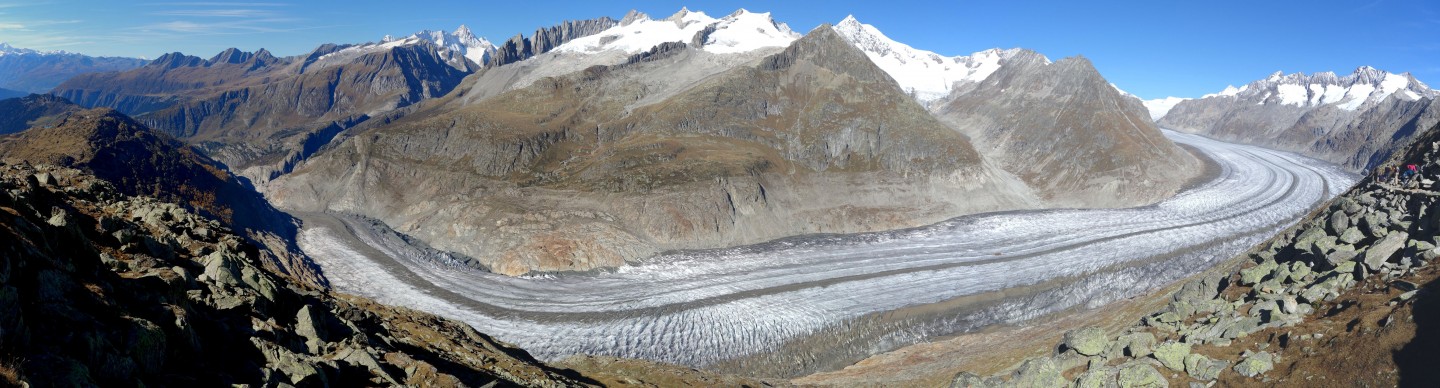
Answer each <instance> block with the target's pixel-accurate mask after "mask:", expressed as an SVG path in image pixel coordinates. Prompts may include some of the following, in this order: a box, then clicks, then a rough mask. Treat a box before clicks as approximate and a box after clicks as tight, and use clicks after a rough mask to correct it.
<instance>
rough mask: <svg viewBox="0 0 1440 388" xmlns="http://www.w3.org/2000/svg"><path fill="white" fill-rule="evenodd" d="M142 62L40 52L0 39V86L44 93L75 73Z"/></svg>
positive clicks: (126, 67) (122, 68)
mask: <svg viewBox="0 0 1440 388" xmlns="http://www.w3.org/2000/svg"><path fill="white" fill-rule="evenodd" d="M145 62H146V61H145V60H143V59H139V58H122V57H92V56H88V55H82V54H75V53H67V52H64V51H51V52H42V51H36V50H30V49H23V48H17V47H13V46H10V45H8V44H5V43H0V88H4V89H9V90H12V91H15V92H17V93H21V94H20V96H23V95H25V94H29V93H45V92H48V91H50V89H52V88H54V87H55V86H56V85H59V84H60V83H61V82H64V81H65V80H67V79H70V78H71V77H74V76H76V75H80V74H85V73H103V72H113V71H125V70H130V69H134V68H137V67H140V66H142V65H144V64H145ZM17 97H18V96H17ZM0 98H7V97H0Z"/></svg>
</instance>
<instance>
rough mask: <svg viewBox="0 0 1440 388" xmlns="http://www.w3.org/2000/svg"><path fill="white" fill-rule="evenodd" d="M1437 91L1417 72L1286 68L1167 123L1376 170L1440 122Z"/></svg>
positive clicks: (1179, 111) (1172, 115)
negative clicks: (1339, 73) (1307, 71)
mask: <svg viewBox="0 0 1440 388" xmlns="http://www.w3.org/2000/svg"><path fill="white" fill-rule="evenodd" d="M1436 97H1440V92H1437V91H1435V90H1433V89H1430V87H1428V86H1426V85H1425V84H1424V83H1422V82H1420V81H1419V80H1416V79H1415V77H1414V76H1411V75H1410V74H1409V73H1402V74H1396V73H1389V72H1385V71H1381V70H1377V69H1375V68H1371V67H1360V68H1358V69H1356V70H1355V72H1354V73H1352V74H1350V75H1347V76H1344V77H1341V76H1337V75H1335V74H1334V73H1330V72H1324V73H1316V74H1313V75H1306V74H1301V73H1296V74H1289V75H1285V74H1283V73H1280V72H1276V73H1275V74H1273V75H1271V76H1269V77H1267V78H1265V79H1262V80H1258V81H1255V82H1251V83H1249V84H1247V85H1244V86H1241V87H1238V88H1237V87H1234V86H1230V87H1227V88H1226V89H1225V90H1224V91H1222V92H1220V93H1216V94H1210V95H1206V96H1204V97H1203V98H1200V99H1196V100H1190V101H1184V102H1181V103H1179V104H1177V105H1176V106H1175V107H1174V108H1173V109H1171V110H1170V112H1169V113H1168V114H1167V115H1165V117H1163V118H1161V119H1160V121H1159V124H1160V125H1161V126H1163V127H1167V128H1174V129H1176V130H1180V131H1186V132H1194V133H1201V134H1205V135H1208V136H1213V137H1216V138H1221V139H1227V140H1231V141H1239V142H1246V143H1251V144H1259V145H1264V146H1269V147H1274V148H1279V149H1285V150H1291V151H1296V152H1301V153H1304V154H1307V155H1311V156H1315V157H1318V158H1321V159H1325V160H1329V161H1332V162H1335V163H1339V164H1343V165H1346V166H1348V167H1350V168H1353V169H1357V170H1358V169H1364V168H1370V167H1374V165H1375V164H1376V163H1379V162H1380V161H1382V160H1384V159H1385V157H1386V156H1388V155H1389V154H1390V153H1391V152H1393V150H1394V149H1396V147H1399V146H1402V145H1404V144H1405V143H1406V142H1408V141H1409V139H1410V138H1412V137H1413V136H1414V135H1416V134H1417V132H1418V131H1419V130H1420V129H1423V128H1429V127H1430V126H1431V125H1433V124H1434V123H1435V122H1436V121H1440V110H1437V109H1440V103H1437V101H1436Z"/></svg>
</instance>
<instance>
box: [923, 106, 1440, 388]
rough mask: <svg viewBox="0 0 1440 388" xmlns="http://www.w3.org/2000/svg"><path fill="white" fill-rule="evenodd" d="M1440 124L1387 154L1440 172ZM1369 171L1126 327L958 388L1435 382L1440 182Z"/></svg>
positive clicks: (1078, 336)
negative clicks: (1381, 178)
mask: <svg viewBox="0 0 1440 388" xmlns="http://www.w3.org/2000/svg"><path fill="white" fill-rule="evenodd" d="M1437 140H1440V131H1436V130H1434V129H1432V130H1431V131H1430V132H1429V133H1427V134H1425V135H1423V136H1421V137H1420V138H1419V139H1418V140H1417V141H1416V142H1415V143H1414V144H1413V145H1412V146H1411V147H1410V148H1409V150H1408V151H1407V152H1405V153H1404V154H1403V155H1402V154H1397V155H1396V156H1395V157H1394V158H1392V159H1391V161H1392V162H1398V163H1416V164H1420V165H1423V166H1427V167H1428V168H1430V169H1432V171H1433V169H1435V168H1440V158H1437V156H1440V151H1437V148H1440V142H1437ZM1416 186H1417V185H1410V186H1408V188H1402V187H1400V186H1397V185H1392V184H1388V183H1377V179H1376V178H1375V177H1374V176H1372V177H1369V178H1367V179H1366V180H1365V181H1363V182H1362V183H1361V184H1359V185H1357V186H1356V187H1355V188H1354V189H1352V190H1350V191H1349V192H1348V193H1346V194H1344V195H1342V196H1341V197H1339V198H1336V199H1335V200H1333V201H1331V202H1330V204H1329V205H1328V206H1327V207H1325V208H1323V209H1322V210H1319V211H1317V212H1316V213H1314V214H1312V215H1311V216H1310V217H1308V218H1306V219H1305V220H1303V221H1302V222H1300V223H1299V224H1298V225H1297V226H1295V227H1293V228H1291V229H1290V230H1288V231H1287V232H1285V233H1282V234H1280V235H1279V236H1277V237H1275V238H1274V239H1272V240H1271V241H1270V242H1269V243H1266V244H1262V245H1261V246H1259V247H1257V248H1255V249H1253V250H1252V251H1251V252H1250V253H1248V254H1246V255H1244V256H1242V257H1239V258H1237V259H1235V260H1232V261H1231V264H1230V265H1222V266H1221V267H1219V268H1217V269H1216V270H1214V271H1211V272H1209V273H1207V274H1202V275H1200V276H1197V277H1196V278H1195V279H1193V280H1191V281H1189V282H1187V283H1185V284H1183V286H1181V287H1180V289H1179V291H1177V292H1175V293H1174V294H1173V295H1172V297H1171V299H1170V302H1169V304H1168V305H1167V306H1166V307H1165V308H1163V309H1162V310H1160V311H1157V312H1155V313H1154V314H1151V315H1149V316H1147V317H1145V318H1144V319H1143V320H1142V321H1141V322H1138V323H1136V324H1134V325H1133V326H1131V327H1129V328H1127V329H1124V330H1122V331H1121V332H1107V331H1106V330H1104V329H1101V328H1097V327H1085V328H1081V329H1076V330H1072V331H1069V332H1067V333H1066V334H1065V337H1064V339H1063V341H1062V343H1060V344H1057V345H1056V348H1055V353H1054V354H1053V355H1051V356H1049V357H1041V358H1034V359H1029V360H1026V361H1024V362H1023V363H1021V364H1020V365H1019V367H1018V368H1017V369H1016V370H1014V371H1013V372H1009V373H1004V374H1001V375H996V376H990V377H982V376H979V375H976V374H973V373H968V372H962V373H960V374H958V375H956V376H955V378H954V381H953V382H952V384H951V386H952V387H991V386H1021V387H1030V386H1037V387H1038V386H1051V387H1061V386H1075V387H1117V386H1118V387H1168V386H1192V387H1204V386H1213V385H1216V384H1217V383H1218V384H1219V385H1221V386H1395V385H1399V386H1437V384H1440V371H1437V370H1436V369H1435V368H1434V366H1435V365H1437V364H1436V363H1435V360H1436V359H1437V358H1436V356H1434V354H1435V352H1436V351H1437V350H1440V338H1436V335H1435V334H1434V332H1435V329H1436V326H1435V325H1436V324H1437V322H1440V305H1437V300H1436V299H1437V298H1440V296H1437V288H1440V285H1437V284H1440V283H1436V282H1435V281H1434V280H1435V279H1436V278H1437V277H1440V271H1437V268H1436V266H1435V260H1436V259H1437V258H1440V249H1437V248H1436V244H1437V243H1440V240H1437V237H1436V235H1437V230H1440V216H1437V215H1436V211H1437V208H1436V207H1435V205H1436V199H1437V197H1440V192H1435V191H1429V190H1427V189H1423V188H1416Z"/></svg>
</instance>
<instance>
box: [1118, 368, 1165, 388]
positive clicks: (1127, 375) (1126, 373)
mask: <svg viewBox="0 0 1440 388" xmlns="http://www.w3.org/2000/svg"><path fill="white" fill-rule="evenodd" d="M1115 383H1116V385H1118V386H1119V387H1121V388H1139V387H1146V388H1157V387H1169V386H1170V382H1169V381H1168V380H1165V375H1162V374H1160V371H1158V370H1155V367H1153V366H1150V365H1149V364H1145V363H1142V362H1134V361H1131V362H1129V363H1126V364H1124V365H1121V366H1120V371H1119V372H1117V373H1116V378H1115Z"/></svg>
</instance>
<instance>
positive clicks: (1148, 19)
mask: <svg viewBox="0 0 1440 388" xmlns="http://www.w3.org/2000/svg"><path fill="white" fill-rule="evenodd" d="M682 6H688V7H689V8H690V9H692V10H700V11H705V12H706V13H708V14H710V15H711V16H715V17H720V16H723V15H725V14H729V13H730V12H732V11H734V10H736V9H739V8H746V9H749V10H751V11H756V12H767V11H768V12H771V13H772V14H773V15H774V16H775V18H776V19H777V20H779V21H781V22H785V23H788V24H789V25H790V26H791V27H792V28H794V29H795V30H797V31H801V32H804V31H808V30H810V29H811V28H813V27H815V26H818V25H820V24H821V23H835V22H838V21H840V19H843V18H844V17H845V16H846V15H848V14H854V15H855V16H856V17H857V18H859V19H860V21H861V22H864V23H868V24H873V25H875V26H876V27H878V28H879V29H880V30H881V31H883V32H885V33H886V34H887V35H889V36H890V37H891V38H893V39H895V40H898V41H901V42H904V43H906V44H909V45H911V46H914V47H916V48H920V49H925V50H931V51H935V52H938V53H941V54H944V55H964V54H969V53H972V52H975V51H980V50H984V49H988V48H994V47H1001V48H1011V47H1024V48H1029V49H1033V50H1036V51H1039V52H1040V53H1043V54H1045V55H1047V56H1049V57H1051V58H1052V59H1059V58H1063V57H1068V56H1074V55H1084V56H1085V57H1087V58H1089V59H1090V60H1091V61H1092V62H1094V63H1095V66H1096V67H1097V68H1098V69H1099V70H1100V72H1101V73H1102V74H1104V75H1105V76H1106V78H1108V79H1109V80H1110V81H1111V82H1113V83H1115V84H1117V85H1119V86H1120V87H1121V88H1123V89H1125V90H1127V91H1130V92H1131V93H1134V94H1137V95H1139V96H1141V97H1143V98H1159V97H1164V96H1172V95H1173V96H1182V97H1196V96H1199V95H1201V94H1205V93H1213V92H1217V91H1219V90H1220V89H1223V88H1224V87H1225V86H1226V85H1230V84H1237V85H1238V84H1243V83H1246V82H1249V81H1252V80H1255V79H1259V78H1264V77H1265V76H1267V75H1269V74H1270V73H1272V72H1275V71H1284V72H1286V73H1292V72H1305V73H1313V72H1320V71H1334V72H1336V73H1340V74H1342V75H1343V74H1348V73H1350V72H1351V71H1353V70H1354V69H1355V68H1356V67H1359V66H1362V65H1369V66H1374V67H1377V68H1380V69H1384V70H1388V71H1392V72H1411V73H1413V74H1415V76H1416V77H1417V78H1419V79H1420V80H1421V81H1429V82H1427V83H1440V38H1437V37H1440V33H1437V31H1440V2H1436V1H1433V0H1361V1H1329V0H1322V1H1254V0H1249V1H1230V0H1209V1H1146V2H1140V1H1134V2H1109V3H1105V4H1103V5H1095V4H1091V2H1085V1H1074V0H1065V1H985V2H979V1H937V2H918V1H901V0H895V1H885V2H875V1H826V2H799V1H786V2H779V3H778V4H775V3H768V2H745V1H635V2H614V3H609V2H597V1H548V0H526V1H506V2H480V1H473V0H472V1H453V2H452V1H441V0H429V1H409V2H404V1H393V0H391V1H365V0H360V1H352V2H335V1H307V2H289V1H285V0H275V1H264V0H262V1H258V2H223V1H215V2H150V3H145V2H135V3H131V2H115V1H43V0H42V1H21V2H16V1H13V0H0V42H8V43H10V44H12V45H15V46H17V47H27V48H35V49H41V50H66V51H72V52H79V53H84V54H90V55H120V56H137V57H146V58H155V57H158V56H159V55H160V54H163V53H166V52H171V51H181V52H185V53H187V54H192V55H197V56H201V57H207V58H208V57H210V56H212V55H214V54H215V53H218V52H220V51H221V50H223V49H225V48H227V47H232V46H233V47H239V48H241V49H244V50H247V51H253V50H255V49H259V48H262V47H263V48H266V49H269V50H270V51H271V52H274V53H276V54H277V55H297V54H303V53H306V52H308V51H310V50H311V49H313V48H315V47H316V46H318V45H320V44H322V43H358V42H367V41H375V40H378V39H379V38H380V37H382V36H384V35H386V34H391V35H408V34H410V33H413V32H415V31H418V30H421V29H445V30H452V29H454V28H455V27H457V26H459V25H460V24H466V25H468V26H469V27H470V28H471V29H472V30H474V31H475V33H476V34H477V35H480V36H482V37H485V38H488V39H490V40H492V41H503V40H505V39H506V38H509V37H510V36H513V35H515V34H516V33H524V34H526V35H529V34H530V33H531V32H533V31H534V30H535V28H536V27H541V26H549V25H553V24H556V23H558V22H560V21H563V20H567V19H584V18H593V17H599V16H607V15H608V16H611V17H615V18H619V17H620V16H622V15H624V13H625V12H626V11H628V10H630V9H638V10H640V11H642V12H645V13H648V14H650V15H651V16H653V17H656V18H661V17H664V16H668V15H669V14H671V13H674V12H675V11H676V10H679V9H680V7H682ZM1434 86H1437V87H1440V85H1434Z"/></svg>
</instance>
